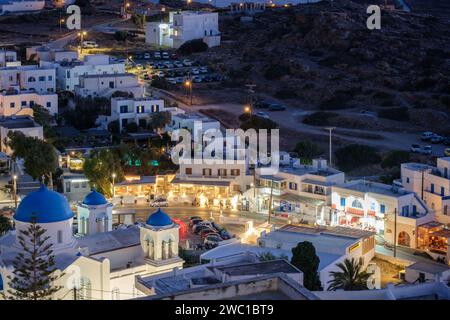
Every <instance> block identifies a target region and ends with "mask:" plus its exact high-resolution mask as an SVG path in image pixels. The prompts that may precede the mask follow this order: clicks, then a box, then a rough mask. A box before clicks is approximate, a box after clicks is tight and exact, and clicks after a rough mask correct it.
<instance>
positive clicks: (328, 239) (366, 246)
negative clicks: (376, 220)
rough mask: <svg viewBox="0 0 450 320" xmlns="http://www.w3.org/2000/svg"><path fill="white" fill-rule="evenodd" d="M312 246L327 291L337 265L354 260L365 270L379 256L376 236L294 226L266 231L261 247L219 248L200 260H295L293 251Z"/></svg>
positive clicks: (334, 229) (369, 233) (246, 245)
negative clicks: (305, 243) (266, 257)
mask: <svg viewBox="0 0 450 320" xmlns="http://www.w3.org/2000/svg"><path fill="white" fill-rule="evenodd" d="M303 241H308V242H311V243H312V244H313V246H314V248H315V250H316V255H317V256H318V257H319V259H320V264H319V268H318V273H319V277H320V281H321V283H322V287H323V289H324V290H327V288H328V285H329V284H328V281H329V280H330V279H331V278H332V277H331V276H330V271H340V269H339V268H338V267H337V266H336V264H337V263H341V262H343V261H344V260H345V259H350V260H351V259H352V258H354V259H355V260H356V261H359V262H361V263H362V266H363V269H365V268H366V267H367V265H368V263H369V262H370V260H372V258H373V257H374V256H375V237H374V233H373V232H369V231H363V230H357V229H350V228H344V227H333V228H329V227H328V228H327V227H322V228H310V227H300V226H294V225H285V226H283V227H281V228H280V229H277V230H273V231H271V232H269V233H266V231H263V232H262V233H261V236H260V238H258V245H257V246H255V245H249V244H242V243H238V244H227V245H223V246H218V247H216V248H214V249H212V250H210V251H208V252H206V253H203V254H202V255H201V256H200V258H201V259H202V261H205V262H206V261H220V260H222V259H228V258H231V257H233V256H237V255H242V254H244V253H245V254H252V255H254V256H255V257H258V256H259V255H261V254H265V253H268V252H269V253H271V254H273V255H274V256H275V257H284V258H285V259H286V257H287V259H288V260H290V259H291V258H292V251H291V250H292V248H294V247H296V246H297V244H298V243H299V242H303Z"/></svg>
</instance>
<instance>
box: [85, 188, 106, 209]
mask: <svg viewBox="0 0 450 320" xmlns="http://www.w3.org/2000/svg"><path fill="white" fill-rule="evenodd" d="M107 203H108V201H106V199H105V197H104V196H103V195H102V194H101V193H100V192H97V190H92V191H91V192H89V194H88V195H86V197H84V200H83V204H86V205H88V206H98V205H101V204H107Z"/></svg>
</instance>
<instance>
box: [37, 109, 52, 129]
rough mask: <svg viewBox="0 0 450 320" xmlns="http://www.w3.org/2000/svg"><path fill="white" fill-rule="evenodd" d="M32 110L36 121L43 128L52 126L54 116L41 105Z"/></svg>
mask: <svg viewBox="0 0 450 320" xmlns="http://www.w3.org/2000/svg"><path fill="white" fill-rule="evenodd" d="M32 109H33V118H34V121H36V122H37V123H39V124H40V125H41V126H49V125H50V124H51V122H52V116H51V115H50V112H49V111H48V110H47V109H46V108H44V107H43V106H41V105H38V104H35V105H34V106H33V107H32Z"/></svg>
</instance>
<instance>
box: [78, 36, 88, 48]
mask: <svg viewBox="0 0 450 320" xmlns="http://www.w3.org/2000/svg"><path fill="white" fill-rule="evenodd" d="M86 35H87V32H86V31H82V32H78V36H79V37H80V53H83V41H84V37H85V36H86Z"/></svg>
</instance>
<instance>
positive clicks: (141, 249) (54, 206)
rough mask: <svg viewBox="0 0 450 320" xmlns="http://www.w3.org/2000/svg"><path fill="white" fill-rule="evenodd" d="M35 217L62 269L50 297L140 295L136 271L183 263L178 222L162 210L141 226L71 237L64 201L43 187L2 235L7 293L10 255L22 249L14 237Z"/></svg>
mask: <svg viewBox="0 0 450 320" xmlns="http://www.w3.org/2000/svg"><path fill="white" fill-rule="evenodd" d="M33 216H34V217H35V218H36V222H37V223H38V224H39V225H40V226H42V227H43V228H44V229H45V230H46V235H47V236H49V237H50V238H49V240H47V243H52V244H53V247H52V249H53V254H54V256H55V262H56V268H57V270H56V271H54V272H55V274H57V275H61V274H62V277H60V278H59V279H58V280H56V283H55V285H60V286H62V289H60V290H59V291H58V292H57V293H56V294H55V295H54V296H53V297H52V299H65V300H70V299H74V298H75V297H74V293H75V294H76V298H77V299H80V300H99V299H101V300H115V299H131V298H133V297H138V296H142V295H143V294H142V293H140V292H139V290H137V289H136V287H135V277H136V276H137V275H140V276H147V275H150V274H155V273H161V272H167V271H169V270H173V269H174V268H182V265H183V260H182V259H180V258H179V257H178V242H179V227H178V225H177V224H175V223H174V222H173V221H172V219H171V218H170V217H169V216H168V215H167V214H166V213H164V212H162V211H161V210H160V209H158V211H156V212H155V213H153V214H151V215H150V216H149V218H148V220H147V221H146V223H145V224H143V225H142V226H130V227H128V228H127V229H118V230H114V231H109V232H100V233H95V234H93V235H86V236H84V237H74V235H73V216H74V215H73V213H72V211H71V209H70V206H69V204H68V202H67V201H66V200H65V199H64V197H63V196H62V195H60V194H58V193H57V192H54V191H50V190H48V189H47V188H46V187H45V186H41V188H40V189H39V190H38V191H35V192H32V193H30V194H29V195H28V196H26V197H25V198H24V199H23V200H22V201H21V203H20V205H19V207H18V209H17V211H16V213H15V215H14V222H15V226H16V229H15V230H12V231H9V232H8V233H7V234H6V235H5V236H3V237H2V238H0V252H1V255H0V283H2V286H1V287H0V290H3V292H4V293H6V294H7V290H8V289H9V288H10V287H9V281H8V276H11V274H12V272H13V271H14V264H13V260H14V258H15V257H16V256H17V254H19V253H21V252H22V250H23V249H22V247H21V245H20V243H19V239H18V237H17V236H18V234H19V232H20V231H21V230H26V229H27V228H28V227H29V225H30V222H31V221H32V218H33ZM43 258H44V259H45V257H43ZM74 275H75V278H73V277H74ZM74 287H75V290H74Z"/></svg>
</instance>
